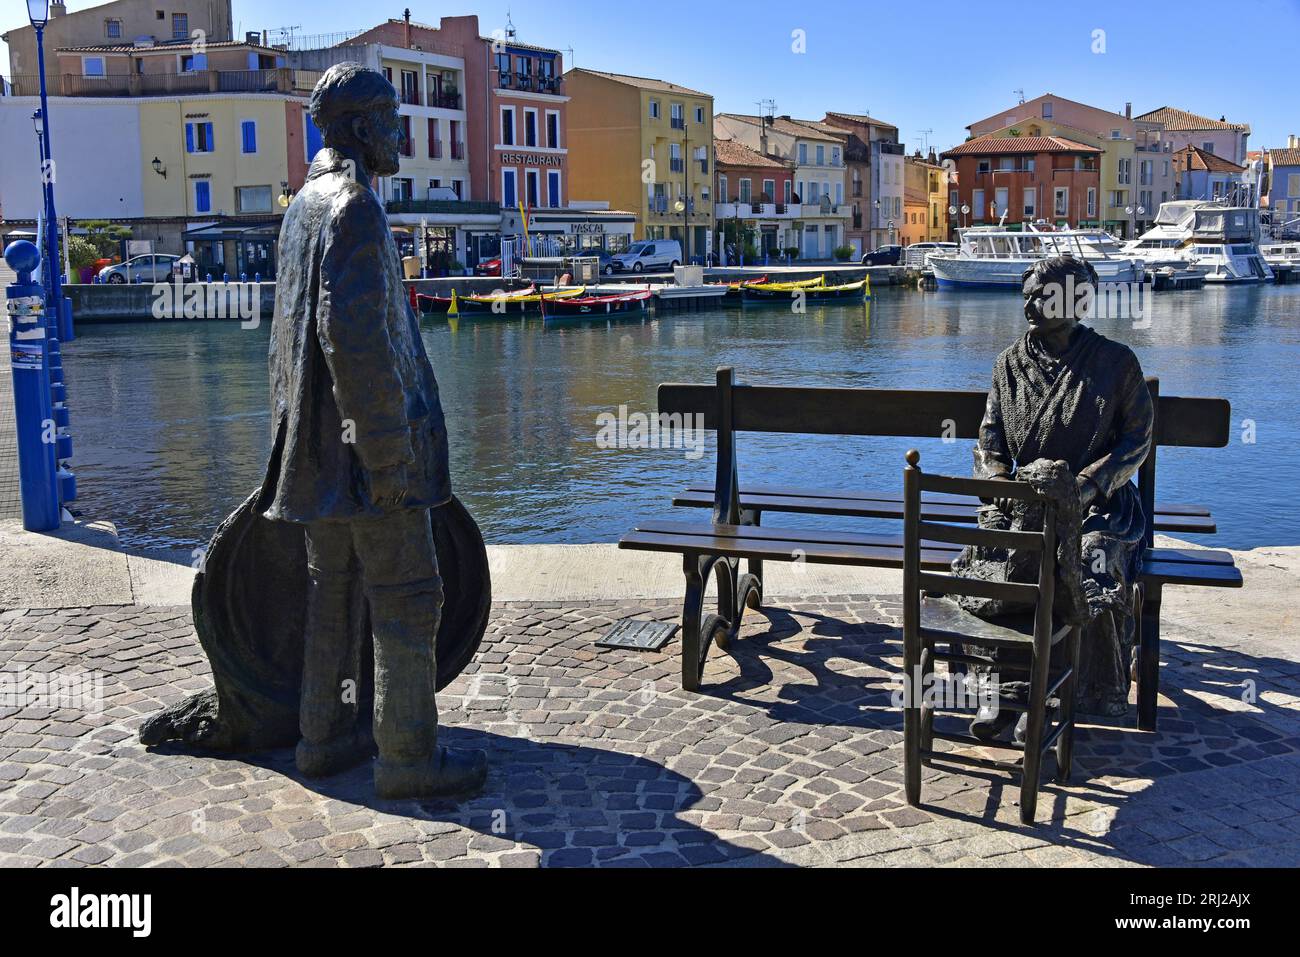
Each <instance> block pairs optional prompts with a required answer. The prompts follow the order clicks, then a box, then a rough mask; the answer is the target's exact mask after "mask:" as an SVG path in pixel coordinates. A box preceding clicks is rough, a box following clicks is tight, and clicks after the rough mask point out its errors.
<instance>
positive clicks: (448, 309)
mask: <svg viewBox="0 0 1300 957" xmlns="http://www.w3.org/2000/svg"><path fill="white" fill-rule="evenodd" d="M586 291H587V287H586V286H573V287H571V288H568V289H557V290H556V291H555V292H547V293H544V294H543V293H540V292H537V290H536V287H529V288H528V289H516V290H515V291H513V292H505V293H497V294H495V295H494V294H492V293H488V294H487V295H482V294H474V295H469V296H458V295H456V291H455V290H454V289H453V290H452V293H451V295H450V296H427V295H424V294H423V293H421V294H420V295H419V296H418V297H417V304H418V306H419V308H420V311H421V312H426V313H441V312H445V313H447V314H448V315H451V316H456V315H460V314H461V313H462V312H468V313H474V314H484V313H486V314H492V315H505V314H507V313H512V312H513V313H519V312H536V311H538V310H539V309H541V308H542V306H543V305H544V303H543V302H542V297H543V295H545V297H546V302H552V301H554V300H556V299H573V298H575V297H576V296H581V295H583V294H585V293H586Z"/></svg>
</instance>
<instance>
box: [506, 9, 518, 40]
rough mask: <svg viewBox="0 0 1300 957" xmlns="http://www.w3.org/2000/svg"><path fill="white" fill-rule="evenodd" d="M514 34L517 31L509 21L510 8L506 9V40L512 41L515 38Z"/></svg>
mask: <svg viewBox="0 0 1300 957" xmlns="http://www.w3.org/2000/svg"><path fill="white" fill-rule="evenodd" d="M516 32H517V31H516V30H515V25H514V22H513V21H512V20H511V19H510V8H509V7H507V8H506V39H507V40H513V39H514V38H515V33H516Z"/></svg>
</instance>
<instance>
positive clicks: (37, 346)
mask: <svg viewBox="0 0 1300 957" xmlns="http://www.w3.org/2000/svg"><path fill="white" fill-rule="evenodd" d="M4 255H5V261H6V262H7V263H9V265H10V267H11V268H12V269H13V270H14V272H15V273H17V274H18V281H17V282H16V283H14V284H13V285H11V286H9V288H8V289H7V290H6V296H7V298H8V300H9V301H8V312H9V355H10V363H11V365H12V368H13V380H14V414H15V418H16V419H17V422H16V426H17V432H18V484H19V492H20V496H21V499H22V505H23V528H25V529H27V530H28V531H29V532H50V531H54V530H55V529H57V528H58V527H59V521H60V514H61V513H60V511H59V488H58V472H59V464H58V459H57V455H58V447H57V445H58V428H57V425H56V423H55V419H54V407H53V401H52V394H51V388H50V336H49V323H48V319H47V317H46V315H45V290H44V289H42V288H41V287H40V286H39V285H38V284H36V283H34V282H32V271H33V270H34V269H36V267H37V266H38V265H40V262H41V253H40V250H39V249H37V248H36V246H34V245H33V244H32V243H29V242H27V241H26V240H19V241H18V242H15V243H10V244H9V247H8V248H7V249H6V250H5V254H4Z"/></svg>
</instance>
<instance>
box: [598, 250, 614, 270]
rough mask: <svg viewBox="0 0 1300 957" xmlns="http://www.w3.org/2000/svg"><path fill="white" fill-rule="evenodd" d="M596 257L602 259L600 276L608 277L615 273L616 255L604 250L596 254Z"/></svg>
mask: <svg viewBox="0 0 1300 957" xmlns="http://www.w3.org/2000/svg"><path fill="white" fill-rule="evenodd" d="M596 255H597V256H598V257H600V274H601V275H602V276H608V275H610V274H611V273H613V272H614V254H613V253H611V252H606V251H605V250H603V249H602V250H600V251H599V252H598V253H596Z"/></svg>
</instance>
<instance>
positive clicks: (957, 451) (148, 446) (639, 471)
mask: <svg viewBox="0 0 1300 957" xmlns="http://www.w3.org/2000/svg"><path fill="white" fill-rule="evenodd" d="M1148 306H1149V313H1148V319H1149V322H1148V323H1147V324H1146V325H1145V327H1141V328H1134V326H1133V324H1132V322H1131V321H1119V320H1104V321H1099V322H1098V323H1096V327H1097V329H1098V330H1099V331H1100V332H1102V333H1104V334H1106V335H1109V336H1112V337H1114V338H1117V339H1120V340H1122V341H1124V342H1127V343H1129V344H1130V345H1131V346H1133V348H1134V349H1135V350H1136V351H1137V353H1138V356H1139V357H1140V358H1141V360H1142V364H1143V366H1144V368H1145V369H1146V370H1147V371H1148V373H1149V374H1156V375H1159V376H1160V377H1161V380H1162V391H1164V392H1165V394H1170V395H1219V396H1225V397H1227V398H1229V399H1230V400H1231V401H1232V403H1233V420H1234V426H1235V428H1237V429H1239V430H1242V431H1239V433H1238V435H1237V436H1234V441H1233V442H1232V444H1231V445H1230V446H1229V447H1228V448H1226V449H1215V450H1196V449H1166V450H1164V451H1163V452H1162V453H1161V470H1160V479H1159V481H1160V490H1161V495H1162V497H1163V498H1165V499H1167V500H1169V501H1175V500H1176V501H1183V502H1202V503H1206V504H1209V505H1211V506H1212V507H1213V509H1214V511H1215V513H1216V515H1217V516H1218V517H1219V527H1220V529H1221V532H1220V534H1219V535H1218V536H1215V537H1214V538H1213V539H1206V540H1205V541H1206V542H1207V543H1211V542H1213V543H1218V544H1223V545H1228V546H1232V547H1252V546H1255V545H1262V544H1295V543H1297V542H1300V516H1297V515H1296V512H1295V510H1294V509H1289V508H1283V507H1280V506H1279V504H1278V503H1279V499H1280V495H1281V494H1282V493H1283V492H1284V491H1289V490H1291V489H1294V488H1295V487H1296V486H1297V484H1300V456H1297V455H1296V453H1295V449H1296V447H1297V440H1300V434H1298V426H1297V423H1296V417H1295V406H1296V404H1295V396H1296V385H1295V377H1296V370H1297V368H1300V363H1298V362H1297V359H1298V358H1300V348H1298V342H1300V330H1298V326H1297V317H1298V316H1300V287H1277V286H1261V287H1253V288H1239V289H1225V288H1207V289H1205V290H1203V291H1188V292H1170V293H1161V294H1159V295H1157V296H1154V297H1152V298H1150V299H1149V300H1148ZM1022 322H1023V320H1022V318H1021V315H1020V311H1019V306H1018V300H1017V299H1016V298H1015V297H1014V296H1008V295H1007V294H1005V293H998V292H992V293H984V294H974V293H950V292H925V293H921V292H916V291H905V290H899V289H879V290H876V298H875V300H874V302H873V303H872V304H871V305H870V307H867V306H834V305H828V306H812V305H810V306H809V308H808V311H807V312H806V313H805V314H802V315H797V314H792V313H790V312H788V311H786V310H783V309H774V308H765V309H751V310H746V311H743V312H742V311H740V310H713V311H708V312H700V313H682V314H665V315H664V316H662V317H645V318H639V319H633V320H630V321H616V322H605V321H591V322H583V323H556V324H543V323H542V322H541V321H540V320H538V319H527V320H525V319H519V318H513V319H508V320H504V321H501V320H492V319H461V320H459V321H457V322H454V323H449V322H447V321H445V320H439V321H431V322H429V323H427V324H426V328H425V333H424V337H425V343H426V345H427V347H428V349H429V353H430V355H431V357H432V358H433V362H434V366H435V368H436V370H437V374H438V381H439V383H440V385H441V388H442V393H443V402H444V406H445V408H446V412H447V416H448V421H449V427H450V431H451V435H452V469H453V480H454V483H455V486H456V488H457V491H458V493H459V494H460V495H461V496H462V497H463V498H464V499H465V500H466V502H467V503H468V504H469V505H470V507H471V508H472V509H473V511H474V513H475V515H476V516H477V517H478V520H479V522H480V524H481V525H482V527H483V530H484V533H485V535H486V536H487V538H488V540H489V541H492V542H599V541H612V540H614V539H615V538H617V536H618V535H619V534H620V533H621V532H623V531H624V530H625V529H626V528H627V527H628V526H629V524H630V523H631V522H632V521H633V520H634V519H635V518H636V517H638V516H647V515H654V514H659V513H662V512H663V511H665V510H666V509H667V507H668V499H669V496H670V495H671V494H672V492H673V491H675V490H676V489H678V488H680V487H681V486H682V485H683V484H684V483H685V482H687V481H688V480H697V479H705V480H707V479H711V477H712V456H713V448H712V444H711V442H710V444H709V446H708V448H707V450H706V453H705V457H704V458H703V459H702V460H696V461H691V460H688V459H686V458H685V457H684V454H683V452H682V451H681V450H676V451H672V450H659V451H636V450H627V449H610V450H605V449H600V448H598V447H597V445H596V435H597V432H598V428H599V427H598V425H597V417H598V416H599V415H600V414H601V413H603V412H617V409H618V407H619V405H627V406H628V408H629V409H630V410H632V411H637V410H641V411H650V410H652V409H653V408H654V406H655V388H656V386H657V384H658V383H660V382H665V381H675V382H692V381H694V382H702V381H708V380H710V379H711V378H712V374H713V370H714V369H715V368H716V367H717V366H718V365H723V364H729V365H733V366H735V367H736V369H737V372H738V374H739V376H740V377H741V378H742V380H749V381H753V382H770V383H777V382H780V383H801V384H806V385H856V386H874V387H881V388H884V387H893V388H963V389H970V388H981V389H982V388H985V387H987V384H988V376H989V370H990V368H991V365H992V362H993V359H994V357H995V356H996V355H997V353H998V352H999V351H1000V350H1001V349H1002V348H1004V347H1005V346H1006V345H1007V344H1008V343H1009V342H1010V340H1011V339H1012V338H1013V337H1014V336H1016V335H1018V334H1019V333H1020V332H1021V324H1022ZM80 332H81V334H80V337H79V338H78V340H77V342H76V343H75V344H74V345H72V346H70V347H69V348H68V350H67V353H68V354H67V359H66V362H67V375H68V384H69V393H70V399H71V405H72V409H73V427H74V441H75V446H76V456H75V461H76V464H77V473H78V485H79V488H80V490H81V493H82V501H81V503H80V507H81V509H82V511H83V512H84V513H85V514H87V515H90V516H94V517H102V518H108V519H111V520H112V521H114V522H116V523H117V524H118V527H119V529H120V531H121V533H122V536H123V539H124V540H125V541H127V542H129V543H132V544H137V545H149V546H179V547H192V546H193V545H195V544H198V543H200V542H202V541H204V540H206V539H207V537H208V536H209V535H210V534H211V532H212V530H213V529H214V528H215V527H216V525H217V523H218V522H219V521H220V520H221V519H222V518H223V517H224V516H225V515H226V513H227V512H229V511H230V509H231V508H233V507H234V505H235V504H237V503H238V501H239V500H240V499H241V498H242V497H243V496H244V495H246V494H247V493H248V491H249V490H251V489H252V487H253V486H254V485H255V484H256V482H257V481H258V480H259V479H260V477H261V473H262V468H263V465H264V462H265V456H266V452H267V447H268V441H269V433H268V429H269V426H268V418H267V411H266V402H267V391H268V385H267V373H266V346H267V329H266V328H265V327H263V328H261V329H256V330H244V329H241V328H240V327H239V324H238V323H233V322H231V323H160V324H146V323H133V324H123V325H110V326H86V327H83V329H82V330H81V331H80ZM1246 420H1251V421H1253V423H1254V429H1255V434H1256V437H1257V441H1256V442H1254V443H1253V444H1251V443H1247V442H1243V441H1240V436H1241V435H1243V434H1246V433H1245V431H1244V430H1245V429H1246V426H1247V423H1246ZM916 444H918V443H917V442H915V441H913V442H908V441H906V440H903V439H866V438H839V437H834V436H810V437H807V438H803V437H790V436H779V435H744V436H742V441H741V452H740V465H741V470H742V471H741V475H742V479H743V480H744V481H748V482H749V483H752V484H758V483H763V484H782V483H800V484H813V485H816V486H819V487H842V488H852V487H855V486H856V487H859V488H861V487H864V486H868V487H875V488H893V487H895V486H897V485H899V483H900V481H901V479H900V471H901V465H902V454H903V452H904V451H905V449H906V448H907V447H908V446H909V445H916ZM919 445H920V447H921V449H922V453H923V454H924V456H925V462H926V464H927V466H929V467H930V468H932V469H944V470H950V471H953V472H956V473H959V474H965V473H966V472H967V471H968V470H969V468H970V448H969V443H965V442H962V443H952V444H944V443H942V442H940V441H939V440H929V441H927V442H922V443H919ZM786 521H787V523H798V524H810V523H814V520H809V519H805V518H803V517H798V518H795V517H789V518H788V519H787V520H786Z"/></svg>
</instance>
